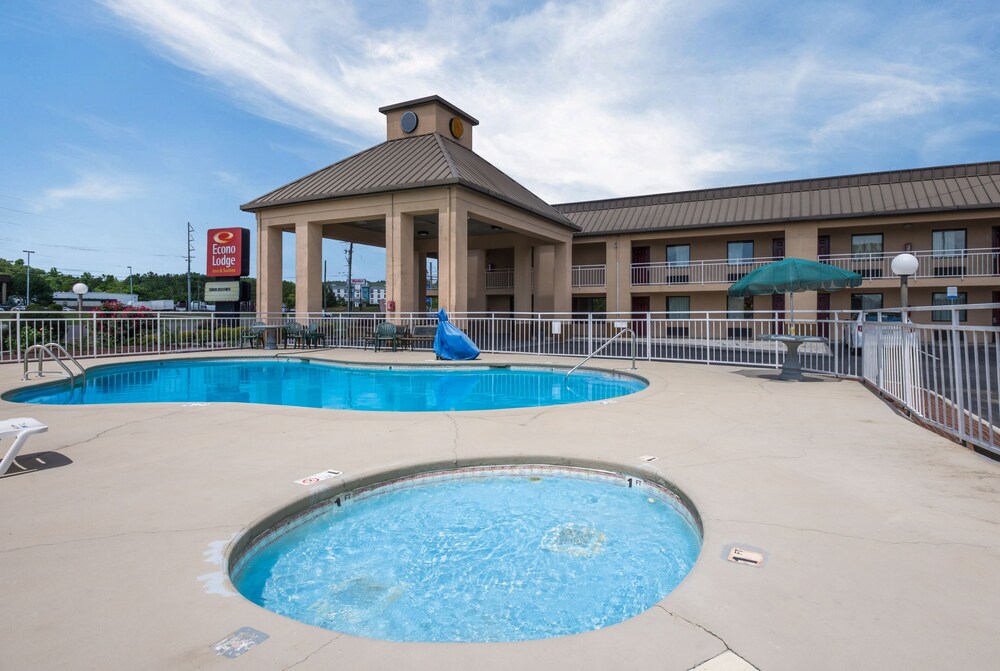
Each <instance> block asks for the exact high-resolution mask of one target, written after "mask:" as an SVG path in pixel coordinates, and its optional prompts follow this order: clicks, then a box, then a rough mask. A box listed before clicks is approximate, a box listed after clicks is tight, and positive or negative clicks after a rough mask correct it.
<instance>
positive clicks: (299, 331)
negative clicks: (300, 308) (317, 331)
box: [283, 321, 305, 348]
mask: <svg viewBox="0 0 1000 671" xmlns="http://www.w3.org/2000/svg"><path fill="white" fill-rule="evenodd" d="M283 331H284V343H285V347H286V348H287V347H288V344H289V343H291V344H292V346H294V347H299V346H300V345H302V343H303V342H304V338H305V329H304V328H302V324H300V323H298V322H291V321H290V322H285V327H284V329H283Z"/></svg>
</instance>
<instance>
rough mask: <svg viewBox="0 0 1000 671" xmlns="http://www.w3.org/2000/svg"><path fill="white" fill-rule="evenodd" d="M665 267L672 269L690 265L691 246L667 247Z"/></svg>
mask: <svg viewBox="0 0 1000 671" xmlns="http://www.w3.org/2000/svg"><path fill="white" fill-rule="evenodd" d="M667 265H668V266H670V267H672V268H686V267H687V266H689V265H691V245H667Z"/></svg>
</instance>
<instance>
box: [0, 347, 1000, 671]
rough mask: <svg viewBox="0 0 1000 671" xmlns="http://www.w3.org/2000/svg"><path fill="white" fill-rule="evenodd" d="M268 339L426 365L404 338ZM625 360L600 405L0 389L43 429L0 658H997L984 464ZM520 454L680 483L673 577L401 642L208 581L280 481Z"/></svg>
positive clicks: (653, 663)
mask: <svg viewBox="0 0 1000 671" xmlns="http://www.w3.org/2000/svg"><path fill="white" fill-rule="evenodd" d="M244 354H246V353H245V352H229V353H226V354H224V356H232V355H244ZM274 354H275V353H273V352H268V353H266V355H268V356H273V355H274ZM278 354H279V355H284V354H291V355H299V356H309V357H314V358H326V359H333V360H339V361H352V362H375V363H380V364H385V363H389V362H414V363H422V362H431V363H433V362H432V361H430V360H432V359H433V356H432V355H430V356H429V355H428V354H427V353H420V352H417V353H412V352H398V353H391V352H381V353H378V354H375V353H373V352H370V351H367V352H365V351H356V350H319V351H311V352H303V351H301V350H300V351H287V352H286V351H282V352H278ZM255 355H256V356H260V355H262V354H261V353H260V352H256V353H255ZM187 356H199V355H187ZM202 356H204V355H202ZM171 358H176V357H171ZM145 359H147V358H146V357H141V358H136V359H134V360H145ZM483 360H484V361H485V362H489V363H500V362H503V363H507V362H511V363H525V364H534V365H548V364H554V365H559V366H567V365H572V364H574V363H575V361H574V360H572V359H566V358H558V357H527V356H499V355H489V356H484V357H483ZM121 361H125V360H124V359H115V360H103V361H84V365H85V366H87V367H93V366H96V365H102V364H107V363H118V362H121ZM592 363H593V364H594V367H597V368H602V367H603V368H618V369H625V368H627V367H628V363H627V362H623V361H610V360H601V361H594V362H592ZM637 372H638V373H639V374H640V375H642V376H643V377H645V378H647V379H648V380H649V381H650V386H649V388H647V389H646V390H644V391H642V392H640V393H638V394H635V395H632V396H628V397H623V398H619V399H616V400H615V401H614V402H610V403H604V404H601V403H586V404H577V405H564V406H550V407H545V408H527V409H516V410H497V411H481V412H480V411H471V412H448V413H409V414H407V413H384V412H380V413H370V412H356V411H340V410H320V409H310V408H292V407H278V406H262V405H241V404H230V403H213V404H211V405H208V406H184V405H183V404H180V403H166V404H130V405H94V406H40V405H23V404H16V403H9V402H6V401H0V418H4V419H6V418H13V417H22V416H25V417H34V418H36V419H38V420H40V421H42V422H44V423H46V424H48V426H49V431H48V433H45V434H41V435H37V436H34V437H33V438H32V439H31V440H30V441H29V442H28V443H27V444H26V445H25V447H24V449H23V450H22V452H21V456H20V457H19V463H21V464H25V465H29V466H30V465H31V463H32V462H33V459H32V456H31V455H34V454H38V453H43V452H49V453H50V454H49V455H43V459H44V460H45V461H46V462H47V464H46V466H47V467H45V468H42V469H40V470H28V471H25V472H18V469H17V468H16V467H15V468H12V469H11V473H10V474H8V475H7V476H5V477H3V478H0V502H2V510H3V511H4V519H3V523H2V526H3V529H4V533H3V537H2V541H0V542H2V545H0V572H2V575H3V583H4V586H3V589H4V592H3V608H2V615H0V623H2V627H3V631H4V632H5V633H6V636H5V639H4V646H3V647H4V650H3V657H2V660H3V661H2V662H0V667H2V668H10V669H89V668H94V669H123V668H143V669H288V668H292V667H294V668H295V669H327V668H347V669H386V668H393V667H395V668H402V669H436V670H439V669H467V668H476V669H497V670H503V671H510V670H511V669H515V668H518V669H546V670H547V671H551V670H553V669H663V670H674V669H676V670H680V671H684V670H687V669H691V668H693V667H696V666H698V665H699V664H702V663H703V662H706V661H707V660H710V659H712V658H715V657H717V656H719V655H721V654H723V653H725V652H726V651H727V650H731V651H732V652H733V653H735V654H736V655H738V656H739V657H741V658H743V659H745V660H746V661H747V662H749V663H750V664H752V665H753V667H756V668H757V669H764V670H768V671H770V670H771V669H795V670H801V669H838V670H839V669H902V668H906V669H944V668H956V669H957V668H966V669H985V668H995V667H996V666H997V665H998V664H1000V643H998V642H1000V616H998V612H1000V580H998V579H997V575H998V574H1000V463H997V462H995V461H991V460H989V459H987V458H985V457H982V456H980V455H977V454H975V453H974V452H972V451H971V450H968V449H965V448H963V447H961V446H959V445H957V444H955V443H952V442H950V441H948V440H946V439H944V438H941V437H939V436H937V435H935V434H933V433H931V432H930V431H927V430H925V429H923V428H921V427H919V426H917V425H915V424H913V423H911V422H910V421H908V420H907V419H905V418H904V417H901V416H899V415H898V414H897V413H896V412H895V411H894V410H893V409H892V408H891V407H889V406H888V405H886V404H884V403H883V402H882V401H880V400H879V399H878V398H877V397H876V396H874V395H873V394H872V393H871V392H869V391H868V390H867V389H865V388H864V387H862V386H861V385H860V384H859V383H857V382H853V381H846V380H835V379H830V378H819V377H815V378H814V379H815V380H817V381H813V382H806V383H789V382H779V381H775V380H772V379H768V377H766V376H773V375H774V374H775V372H774V371H773V370H770V371H766V370H754V369H746V368H735V367H727V366H704V365H687V364H669V363H656V362H654V363H650V362H642V361H640V362H639V363H638V371H637ZM20 375H21V367H20V366H19V365H16V364H8V365H3V366H0V391H7V390H9V389H12V388H15V387H20V386H22V385H23V384H26V383H22V382H21V381H20ZM28 384H36V383H35V382H32V383H28ZM7 447H8V445H7V443H6V442H5V443H4V444H2V445H0V449H2V450H4V451H5V450H6V449H7ZM51 453H55V454H51ZM643 455H653V456H656V457H658V459H657V461H655V462H652V463H651V464H644V462H642V461H640V460H639V457H640V456H643ZM533 457H537V458H539V459H543V458H544V459H547V460H548V461H550V462H559V461H561V460H598V461H604V462H615V463H620V464H622V465H623V466H625V467H627V468H629V469H631V470H639V469H652V471H653V472H654V473H659V474H660V475H661V476H662V477H664V478H666V479H668V480H670V481H671V482H673V483H675V484H676V485H677V486H678V487H680V488H681V489H682V490H683V491H684V492H685V493H686V494H687V495H688V496H690V498H691V499H692V500H693V502H694V504H695V505H696V506H697V509H698V512H699V513H700V515H701V518H702V521H703V523H704V527H705V538H704V545H703V548H702V553H701V557H700V558H699V560H698V562H697V563H696V565H695V567H694V569H693V570H692V572H691V573H690V574H689V575H688V577H687V578H686V579H685V580H684V582H682V583H681V585H680V587H678V588H677V589H676V590H675V591H674V592H673V593H671V594H670V595H668V596H667V597H666V598H665V599H664V600H663V601H661V602H660V603H659V604H658V605H657V606H656V607H654V608H652V609H650V610H649V611H646V612H645V613H643V614H641V615H639V616H637V617H635V618H633V619H631V620H628V621H627V622H624V623H622V624H619V625H615V626H612V627H608V628H606V629H602V630H599V631H594V632H589V633H586V634H581V635H577V636H570V637H565V638H556V639H548V640H542V641H530V642H524V643H498V644H469V643H466V644H421V643H388V642H383V641H374V640H368V639H361V638H356V637H352V636H347V635H341V634H338V633H336V632H331V631H326V630H322V629H318V628H314V627H311V626H308V625H305V624H301V623H298V622H294V621H292V620H288V619H286V618H283V617H281V616H279V615H276V614H274V613H271V612H269V611H266V610H264V609H262V608H260V607H258V606H256V605H254V604H252V603H250V602H249V601H246V600H245V599H243V598H242V597H241V596H238V595H235V594H233V593H232V587H231V585H229V583H228V581H227V579H226V577H225V572H224V568H223V565H222V559H223V555H224V552H225V548H226V546H227V545H228V543H229V542H230V541H231V540H232V539H233V538H234V537H235V536H236V535H238V534H239V533H240V532H241V531H243V530H244V529H245V528H246V527H247V526H248V525H249V524H251V523H252V522H254V521H255V520H257V519H258V518H259V517H261V516H262V515H264V514H265V513H267V512H269V511H271V510H274V509H276V508H278V507H281V506H284V505H287V504H288V503H290V502H291V501H293V500H295V499H297V498H301V497H303V496H306V495H307V494H308V491H307V490H308V489H309V488H307V487H303V486H301V485H298V484H295V483H294V482H293V481H294V480H297V479H300V478H303V477H306V476H309V475H312V474H314V473H317V472H320V471H324V470H326V469H336V470H340V471H343V472H344V475H345V477H358V476H363V475H365V474H371V473H375V472H379V471H388V470H397V469H410V468H414V467H416V466H417V465H419V464H421V463H426V462H451V463H454V462H455V461H456V460H458V461H460V462H462V461H478V460H484V461H485V460H496V461H497V462H504V461H505V460H518V461H523V460H525V459H530V458H533ZM331 482H335V480H334V481H326V482H324V483H321V484H320V485H314V486H313V487H314V488H319V487H323V486H325V485H328V484H330V483H331ZM734 544H736V545H740V546H741V547H744V548H749V549H752V550H758V551H761V552H763V553H764V555H765V562H764V565H763V566H762V567H760V568H755V567H751V566H746V565H739V564H734V563H732V562H729V561H727V560H726V553H727V552H728V550H729V548H730V547H731V546H733V545H734ZM241 627H252V628H253V629H255V630H258V631H260V632H264V633H265V634H267V636H268V638H267V639H266V640H265V641H263V642H261V643H260V644H259V645H257V646H256V647H253V648H251V649H249V650H248V651H246V653H245V654H243V655H242V656H240V657H238V658H235V659H230V658H227V657H223V656H219V655H217V654H216V653H215V652H214V651H213V649H212V647H213V645H214V644H215V643H217V642H218V641H220V640H221V639H223V638H224V637H226V636H227V635H229V634H231V633H233V632H235V631H236V630H238V629H240V628H241ZM717 666H718V668H720V669H721V668H724V667H723V666H722V659H721V658H720V660H719V663H718V665H717ZM725 668H730V667H725ZM731 668H739V667H736V666H734V667H731Z"/></svg>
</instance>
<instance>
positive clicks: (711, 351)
mask: <svg viewBox="0 0 1000 671" xmlns="http://www.w3.org/2000/svg"><path fill="white" fill-rule="evenodd" d="M993 308H1000V305H980V306H971V305H970V306H961V310H962V311H964V312H966V314H972V313H973V311H975V310H977V309H978V310H982V309H993ZM931 309H933V310H935V311H947V310H949V309H951V308H949V307H948V306H935V307H933V308H920V310H931ZM915 310H916V309H915ZM955 310H956V313H955V314H956V316H957V314H958V312H957V310H958V308H955ZM855 314H856V313H855ZM855 314H852V313H843V312H832V313H828V318H826V319H823V320H807V321H801V320H799V321H796V322H795V323H794V324H792V323H791V322H789V321H788V320H787V319H785V318H784V315H783V314H781V313H773V312H753V313H749V312H747V313H744V312H739V313H725V312H691V313H684V314H677V313H672V314H668V313H639V314H636V313H627V314H610V313H592V314H549V313H500V312H495V313H464V314H452V315H450V319H451V320H452V321H453V322H454V323H455V324H456V325H457V326H458V327H459V328H461V329H463V330H464V331H465V332H466V333H468V334H469V336H470V337H471V338H472V340H473V341H474V342H475V343H476V344H477V345H478V346H479V347H480V349H482V350H483V351H484V352H491V353H500V354H538V355H548V356H566V357H579V358H583V357H585V356H586V355H588V354H589V353H591V352H593V351H594V350H596V349H597V348H598V347H600V346H601V345H603V344H604V343H605V342H607V341H608V340H609V339H610V338H611V337H612V336H613V335H614V334H616V333H617V332H618V331H620V330H621V329H622V328H629V329H631V330H632V331H633V332H634V333H635V334H636V338H635V341H634V343H633V341H632V340H631V339H619V340H618V341H616V342H614V343H612V344H611V345H610V346H609V347H608V348H607V349H606V350H605V351H604V352H602V353H601V355H600V356H601V357H602V358H629V357H631V356H632V353H633V352H632V347H633V346H634V347H635V355H636V356H637V357H638V358H640V359H645V360H653V361H679V362H691V363H706V364H729V365H737V366H755V367H768V368H778V367H780V366H781V364H782V362H783V360H784V355H785V347H784V345H782V344H781V343H780V342H773V341H764V340H762V337H763V336H767V335H773V334H782V333H784V334H789V333H791V332H792V331H793V330H794V333H795V334H797V335H804V336H821V337H823V338H825V339H826V341H825V342H810V343H805V344H803V345H802V346H801V348H800V349H799V355H800V359H801V362H802V367H803V370H805V371H809V372H814V373H822V374H827V375H834V376H839V377H848V378H856V379H863V380H864V381H866V382H867V383H868V384H870V385H872V386H873V387H874V388H876V389H877V390H878V391H880V392H881V393H883V394H885V395H886V396H887V397H889V398H891V399H893V400H895V401H896V402H898V403H900V404H901V405H903V406H904V407H905V408H906V409H907V410H909V411H910V412H911V413H912V414H913V415H914V416H916V417H917V418H918V419H920V420H921V421H924V422H925V423H927V424H929V425H931V426H933V427H935V428H937V429H939V430H941V431H943V432H946V433H949V434H951V435H954V436H955V437H956V438H958V439H960V440H962V441H966V442H968V443H971V444H974V445H977V446H979V447H981V448H983V449H986V450H989V451H991V452H995V453H997V454H1000V429H997V428H996V426H995V422H997V421H1000V409H998V407H997V393H998V391H1000V364H998V357H997V355H998V352H1000V329H998V328H996V327H985V326H983V327H973V326H962V325H919V324H909V323H908V324H905V325H904V324H901V323H899V322H895V323H893V322H870V321H860V322H859V321H857V320H856V319H855V318H854V316H855ZM384 320H385V316H384V315H381V314H376V313H371V312H367V313H330V314H309V315H293V314H272V315H245V316H240V317H230V316H221V315H215V314H213V313H204V314H195V313H168V312H161V313H155V312H123V313H99V312H84V313H76V312H62V313H52V312H12V313H11V312H8V313H0V361H8V362H13V361H20V360H21V359H22V356H23V354H24V352H25V351H26V350H27V349H28V347H30V346H31V345H34V344H45V343H49V342H57V343H59V344H61V345H62V346H63V347H65V348H66V349H67V350H68V351H69V352H70V353H71V354H72V355H73V356H75V357H77V358H85V357H106V356H118V355H135V354H166V353H175V352H204V351H216V350H225V349H235V348H240V347H253V346H255V345H256V344H258V343H257V338H256V333H255V332H252V331H251V328H250V327H251V325H253V324H258V325H265V326H266V327H267V328H266V330H265V331H264V334H265V337H266V338H267V339H268V340H269V341H270V342H271V343H272V344H274V345H275V346H278V347H299V346H306V345H316V346H320V345H321V346H326V347H348V348H362V347H367V346H369V345H370V344H371V337H372V334H373V332H374V331H375V328H376V327H377V326H378V324H379V323H381V322H382V321H384ZM392 321H393V322H395V323H396V324H398V325H399V326H402V327H406V328H409V329H411V330H412V329H413V328H415V327H418V326H424V327H428V326H435V325H436V324H437V317H436V315H434V314H430V313H411V314H398V315H393V317H392ZM292 323H294V324H295V326H293V327H291V328H289V327H288V325H289V324H292ZM859 329H860V330H859ZM414 346H416V347H418V348H419V347H423V348H427V349H430V343H429V342H428V341H420V340H418V341H416V343H415V345H414ZM567 363H571V362H567Z"/></svg>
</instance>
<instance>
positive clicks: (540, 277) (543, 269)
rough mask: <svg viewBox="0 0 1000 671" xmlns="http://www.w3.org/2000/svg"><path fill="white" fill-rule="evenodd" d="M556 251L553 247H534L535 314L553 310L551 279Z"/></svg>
mask: <svg viewBox="0 0 1000 671" xmlns="http://www.w3.org/2000/svg"><path fill="white" fill-rule="evenodd" d="M555 263H556V249H555V246H554V245H537V246H536V247H535V288H534V294H535V312H552V311H554V310H555V294H554V293H553V290H554V286H553V277H554V274H555Z"/></svg>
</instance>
